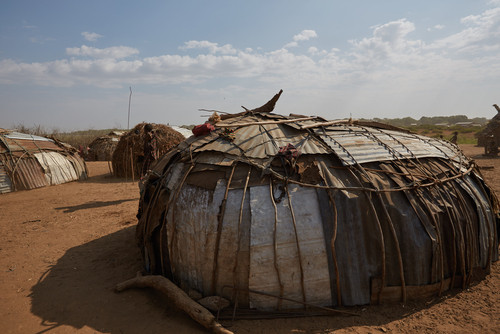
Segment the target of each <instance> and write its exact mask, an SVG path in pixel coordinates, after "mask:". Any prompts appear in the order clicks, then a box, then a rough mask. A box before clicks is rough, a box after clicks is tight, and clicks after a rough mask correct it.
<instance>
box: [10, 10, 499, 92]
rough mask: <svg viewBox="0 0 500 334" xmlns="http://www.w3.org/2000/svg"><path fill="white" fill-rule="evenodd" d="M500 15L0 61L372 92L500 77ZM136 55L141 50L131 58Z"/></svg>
mask: <svg viewBox="0 0 500 334" xmlns="http://www.w3.org/2000/svg"><path fill="white" fill-rule="evenodd" d="M499 10H500V9H499ZM498 16H499V14H498V13H497V11H496V10H487V11H485V12H483V13H481V14H480V15H475V16H468V17H466V18H464V19H463V20H462V22H463V24H464V25H465V26H464V29H463V30H462V31H460V32H457V33H456V34H454V35H450V36H448V37H446V38H444V39H440V40H437V41H435V42H427V43H425V42H424V41H422V40H418V39H412V38H411V36H412V34H411V33H412V32H414V31H415V30H416V29H417V27H416V26H415V24H414V23H413V22H411V21H409V20H407V19H399V20H395V21H391V22H387V23H385V24H381V25H377V26H373V27H372V28H371V29H372V32H371V34H370V35H368V36H366V37H364V38H361V39H359V40H353V41H351V42H350V48H348V49H344V50H340V49H337V48H332V49H331V50H329V51H326V50H321V49H318V48H317V47H315V46H310V47H308V48H307V50H302V51H297V49H293V51H294V52H292V51H290V50H288V49H287V48H277V49H276V50H272V51H270V52H266V51H263V50H262V49H261V48H258V47H257V48H241V49H239V48H235V47H233V46H232V45H231V44H224V45H222V46H221V45H219V44H218V43H215V42H211V41H206V40H205V41H195V40H191V41H187V42H185V43H184V44H183V45H182V46H180V47H179V49H180V50H183V51H189V52H186V53H184V52H178V54H175V53H174V54H165V55H159V56H155V57H147V58H140V57H138V56H137V55H138V54H139V50H137V49H135V48H132V47H125V46H116V47H109V48H103V49H99V48H94V47H90V46H86V45H82V46H81V47H75V48H68V49H67V50H66V54H67V55H68V56H69V57H68V58H69V59H61V60H56V61H52V62H41V63H23V62H19V61H15V60H9V59H7V60H3V61H0V83H3V84H9V85H11V84H18V83H30V84H35V85H46V86H57V87H60V86H65V87H69V86H72V85H93V86H98V87H122V86H127V85H128V84H129V83H130V82H133V83H135V84H143V85H170V84H176V85H179V84H184V85H186V86H187V87H190V88H191V87H195V88H200V87H202V86H203V83H207V82H209V83H210V85H212V84H213V85H217V84H218V80H219V79H226V80H224V81H225V82H227V81H231V82H241V83H242V85H247V84H248V85H250V83H252V84H253V85H257V84H256V83H259V84H261V85H262V86H263V87H264V86H266V87H267V86H272V87H276V86H282V87H285V86H286V87H288V89H292V90H293V89H295V90H296V91H307V92H309V94H313V93H312V92H313V91H315V90H317V91H318V92H320V91H325V92H331V91H337V92H339V93H338V94H340V92H342V91H343V90H344V87H353V86H355V87H370V88H371V89H374V91H379V90H382V89H389V90H394V91H398V92H402V91H404V90H405V89H407V90H413V91H415V90H422V89H431V88H435V89H437V90H439V89H440V87H441V86H443V83H444V82H445V81H452V82H455V81H456V82H460V81H462V80H463V81H467V82H474V81H477V82H482V81H484V80H489V78H498V77H500V65H499V64H500V59H499V53H498V51H497V52H493V51H495V48H496V47H498V46H499V45H500V42H497V43H493V42H494V41H495V40H496V41H498V38H499V37H498V25H499V23H498V21H499V18H498ZM435 28H436V29H437V26H436V27H435ZM422 29H425V28H422ZM459 37H460V38H459ZM313 38H317V34H316V32H315V31H313V30H303V31H302V32H301V33H300V34H297V35H295V36H293V37H292V42H290V43H289V45H298V44H299V43H301V42H303V41H307V40H310V39H313ZM485 42H488V43H487V45H485ZM471 47H474V48H476V49H477V48H479V47H481V48H482V50H488V52H489V54H488V55H487V57H485V56H480V57H474V56H471V55H460V54H458V53H457V52H454V51H455V50H456V49H457V48H460V50H466V49H467V48H471ZM488 48H489V49H488ZM131 56H136V57H134V58H133V59H127V57H131ZM492 80H493V79H492ZM210 87H211V88H210V89H217V88H218V87H216V86H214V87H212V86H210ZM280 88H281V87H280ZM401 94H402V93H401ZM339 96H340V95H339ZM339 96H337V97H338V98H340V97H339Z"/></svg>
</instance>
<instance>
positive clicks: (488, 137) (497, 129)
mask: <svg viewBox="0 0 500 334" xmlns="http://www.w3.org/2000/svg"><path fill="white" fill-rule="evenodd" d="M493 107H495V109H496V110H497V114H496V115H495V116H493V118H492V119H491V120H490V121H489V122H488V124H487V125H486V128H484V129H483V130H482V131H480V132H478V133H477V134H476V137H477V145H478V146H483V147H485V149H486V148H488V146H494V147H496V148H498V146H500V107H499V106H498V105H496V104H494V105H493Z"/></svg>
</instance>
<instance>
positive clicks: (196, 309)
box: [115, 273, 233, 334]
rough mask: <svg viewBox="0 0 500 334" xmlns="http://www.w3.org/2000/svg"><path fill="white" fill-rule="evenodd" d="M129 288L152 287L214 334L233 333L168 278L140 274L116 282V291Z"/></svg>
mask: <svg viewBox="0 0 500 334" xmlns="http://www.w3.org/2000/svg"><path fill="white" fill-rule="evenodd" d="M131 288H152V289H155V290H157V291H160V292H162V293H163V294H165V295H166V296H167V297H168V298H169V299H170V300H172V301H173V302H174V304H175V306H177V307H178V308H180V309H181V310H183V311H184V312H186V313H187V314H188V315H189V316H190V317H191V318H192V319H193V320H195V321H196V322H198V323H199V324H200V325H202V326H203V327H205V328H207V329H210V330H212V332H213V333H216V334H233V332H231V331H229V330H227V329H225V328H224V327H223V326H222V325H221V324H220V323H218V322H217V321H216V320H215V316H214V315H213V314H212V313H210V311H208V310H207V309H206V308H204V307H203V306H201V305H200V304H198V303H197V302H195V301H194V300H192V299H191V298H190V297H189V296H188V295H187V294H186V293H185V292H184V291H183V290H181V289H180V288H179V287H178V286H177V285H175V284H174V283H172V282H171V281H170V280H169V279H168V278H166V277H164V276H160V275H150V276H142V275H141V274H140V273H138V274H137V276H136V277H135V278H132V279H129V280H127V281H125V282H123V283H120V284H117V285H116V287H115V291H116V292H121V291H124V290H127V289H131Z"/></svg>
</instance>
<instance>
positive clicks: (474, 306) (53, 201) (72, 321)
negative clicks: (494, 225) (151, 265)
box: [0, 146, 500, 334]
mask: <svg viewBox="0 0 500 334" xmlns="http://www.w3.org/2000/svg"><path fill="white" fill-rule="evenodd" d="M463 149H464V152H465V153H466V154H467V155H469V156H473V157H475V158H476V161H477V163H478V164H479V165H480V166H482V167H484V168H482V173H483V175H484V177H485V178H486V179H487V181H488V182H489V184H490V185H491V186H492V187H493V188H494V189H495V191H496V192H497V194H499V195H500V178H499V171H500V158H497V159H484V158H482V157H481V156H480V154H481V153H482V149H481V148H477V147H474V146H464V147H463ZM88 168H89V172H90V178H89V180H87V181H84V182H72V183H69V184H63V185H58V186H52V187H46V188H41V189H35V190H30V191H21V192H17V193H9V194H3V195H0V333H74V332H78V333H176V334H184V333H206V330H205V329H204V328H202V327H201V326H200V325H198V324H197V323H196V322H194V321H193V320H191V319H190V318H189V317H188V316H187V315H185V314H183V313H182V312H181V311H179V310H177V309H175V307H173V306H172V305H169V303H168V300H166V299H165V298H163V297H162V296H159V295H157V294H155V292H153V291H151V290H129V291H125V292H122V293H120V294H117V293H115V292H114V291H113V288H114V286H115V284H117V283H120V282H122V281H124V280H126V279H129V278H132V277H133V276H134V275H135V273H136V272H137V271H138V270H140V269H141V259H140V255H139V251H138V249H137V247H136V246H135V241H134V229H135V225H136V219H135V213H136V209H137V204H138V199H139V198H138V197H139V195H138V187H137V183H133V182H131V180H127V181H126V180H116V179H113V178H111V177H109V170H108V165H107V163H105V162H90V163H88ZM499 288H500V263H499V262H496V263H495V264H494V265H493V266H492V271H491V273H490V274H489V275H488V276H487V277H486V279H485V280H483V281H481V282H478V283H476V284H474V285H472V286H471V287H470V288H469V289H467V290H465V291H459V290H454V291H451V292H448V293H446V294H444V295H443V296H441V297H436V298H434V299H433V300H430V301H426V302H424V301H421V302H409V303H407V304H406V305H401V304H396V305H386V306H365V307H355V308H348V309H347V310H349V311H352V312H356V313H358V314H360V316H328V317H326V316H323V317H308V318H293V319H270V320H236V321H222V323H223V324H224V325H225V326H226V327H227V328H228V329H230V330H232V331H234V332H235V333H333V332H335V333H416V332H418V333H500V303H499V301H500V292H499Z"/></svg>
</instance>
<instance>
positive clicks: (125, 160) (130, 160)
mask: <svg viewBox="0 0 500 334" xmlns="http://www.w3.org/2000/svg"><path fill="white" fill-rule="evenodd" d="M146 124H151V125H152V126H153V133H154V135H155V137H156V144H157V150H158V156H162V155H163V154H165V153H167V152H168V151H169V150H170V149H171V148H172V147H174V146H176V145H177V144H179V143H180V142H182V141H183V140H184V139H185V137H184V136H183V135H182V134H180V133H179V132H177V131H175V130H174V129H172V128H171V127H169V126H167V125H164V124H155V123H139V124H137V125H136V126H135V127H134V128H133V129H132V130H130V131H128V132H127V133H125V134H124V135H122V136H121V137H120V141H119V142H118V144H117V146H116V148H115V150H114V152H113V158H112V163H113V174H114V175H115V176H117V177H130V178H132V177H137V178H138V177H140V173H141V169H142V165H143V163H144V126H145V125H146Z"/></svg>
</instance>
